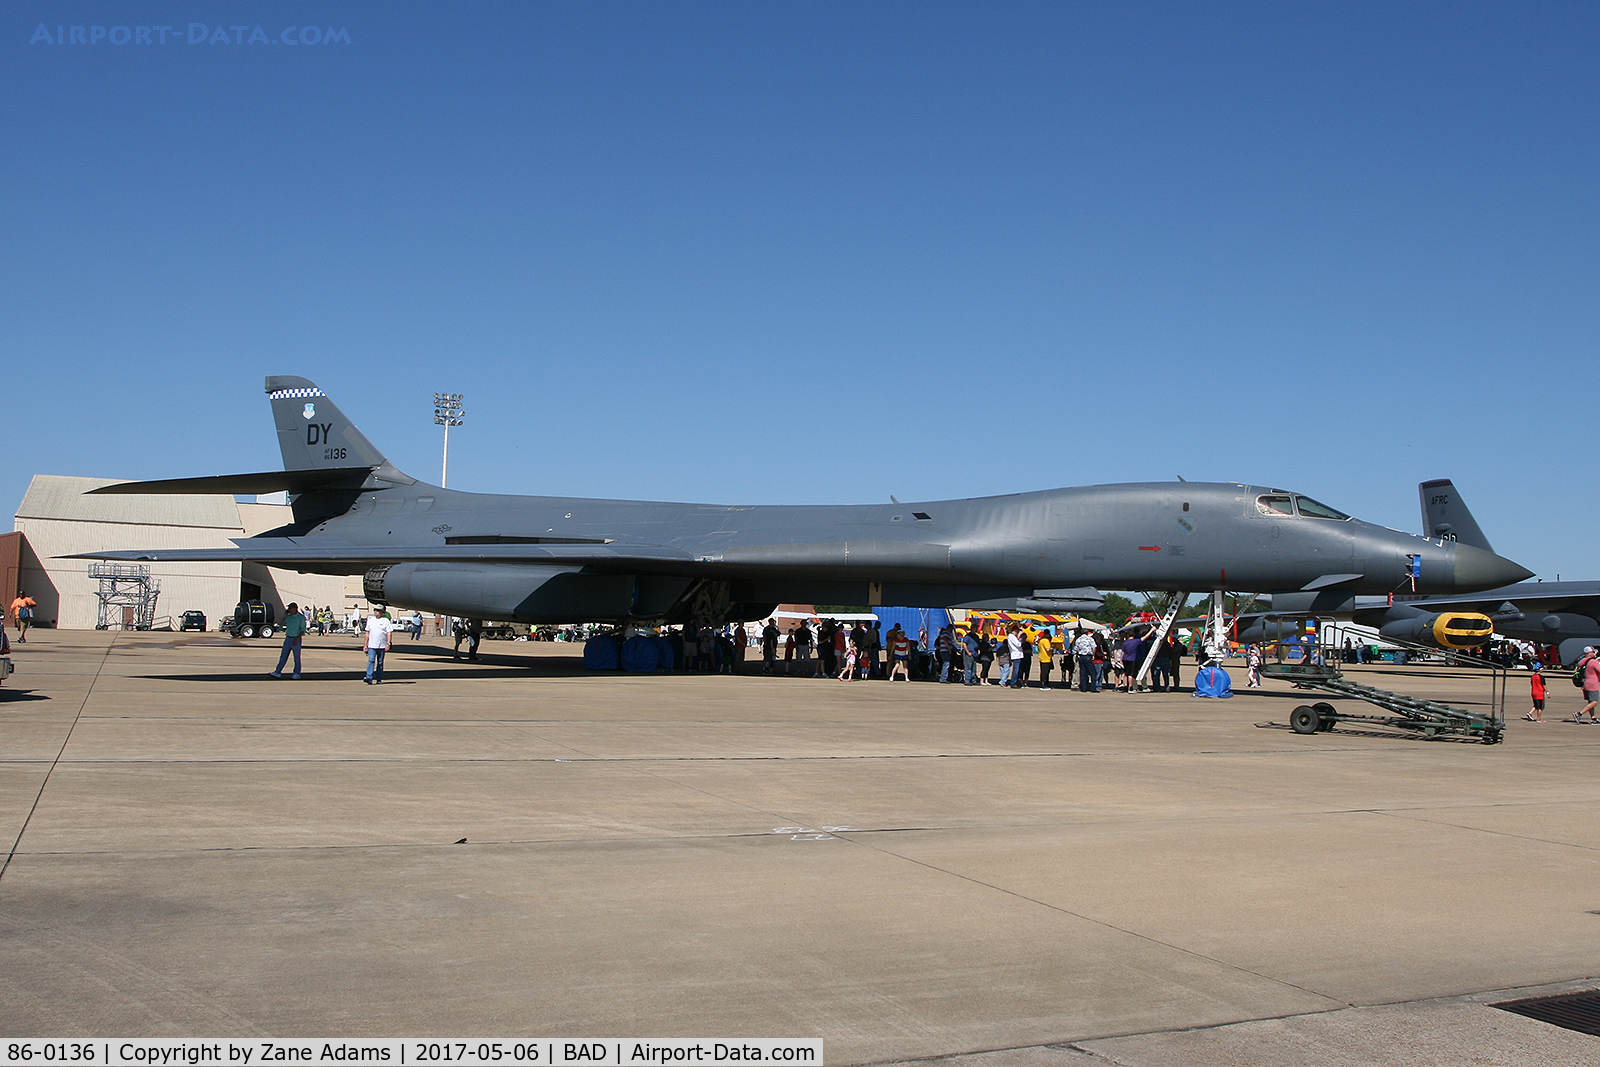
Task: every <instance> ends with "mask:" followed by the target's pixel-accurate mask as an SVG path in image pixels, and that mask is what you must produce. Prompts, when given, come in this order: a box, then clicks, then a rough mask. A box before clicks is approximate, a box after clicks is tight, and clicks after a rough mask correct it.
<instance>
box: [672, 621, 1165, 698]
mask: <svg viewBox="0 0 1600 1067" xmlns="http://www.w3.org/2000/svg"><path fill="white" fill-rule="evenodd" d="M666 638H667V642H668V644H669V645H670V646H671V648H672V652H673V657H674V660H675V662H676V663H677V664H678V667H679V669H681V670H686V671H699V672H714V673H722V674H740V673H744V672H745V671H747V670H756V671H759V672H760V673H762V674H781V675H789V676H796V677H803V678H831V679H836V680H838V681H866V680H869V679H881V680H885V681H906V682H909V681H912V680H923V681H937V682H940V683H945V684H952V683H961V684H964V685H997V686H1003V687H1006V688H1010V689H1025V688H1037V689H1041V690H1046V691H1048V690H1050V689H1051V688H1052V681H1054V682H1055V685H1054V688H1059V689H1070V688H1073V686H1074V684H1076V687H1077V688H1078V689H1079V690H1080V691H1082V692H1086V693H1099V692H1117V693H1130V692H1157V693H1163V692H1170V691H1176V690H1177V689H1178V688H1179V686H1180V685H1181V684H1182V662H1183V658H1184V657H1185V656H1186V655H1190V654H1192V653H1191V650H1190V648H1189V646H1188V644H1187V643H1186V642H1185V641H1184V640H1183V639H1182V638H1181V637H1180V636H1179V635H1178V634H1177V633H1176V632H1172V633H1169V634H1167V635H1166V636H1165V637H1164V638H1162V639H1161V640H1160V641H1157V640H1156V627H1155V626H1138V627H1135V628H1133V629H1131V630H1126V631H1123V632H1116V633H1113V632H1110V631H1105V630H1092V629H1088V628H1068V627H1065V626H1039V625H1034V624H1030V623H1025V622H1020V621H1011V622H1006V623H1003V624H998V623H997V624H996V625H995V627H993V628H990V627H988V626H986V625H985V626H972V627H957V626H953V625H952V626H945V627H943V628H942V629H940V630H939V632H938V633H937V634H936V635H934V637H933V638H932V639H931V640H930V639H929V636H928V634H927V632H926V631H923V632H920V633H918V634H917V635H916V636H915V637H913V636H912V635H911V634H909V633H908V632H906V630H905V629H904V628H903V627H902V626H901V625H900V624H899V623H896V624H894V625H893V626H891V627H890V628H889V630H887V631H884V630H883V628H882V624H881V623H880V622H877V621H875V620H874V621H867V620H835V619H831V618H823V619H820V620H817V621H815V622H812V621H806V622H802V623H801V624H800V625H798V626H795V627H794V628H793V629H792V630H790V631H789V632H788V633H784V632H782V631H781V630H780V629H779V627H778V624H777V620H776V619H768V620H767V621H766V623H765V625H763V626H761V627H760V628H759V631H758V632H757V633H755V634H752V633H751V632H750V630H749V629H747V628H746V627H745V626H744V625H742V624H730V625H726V626H722V627H715V626H712V625H710V624H704V625H700V626H693V625H690V626H682V627H673V628H670V629H669V630H668V632H667V634H666ZM1146 659H1149V661H1150V668H1149V670H1148V671H1146V672H1145V677H1144V678H1142V679H1141V678H1140V677H1139V673H1140V672H1139V668H1140V666H1141V665H1142V664H1144V662H1145V661H1146ZM758 664H759V665H758Z"/></svg>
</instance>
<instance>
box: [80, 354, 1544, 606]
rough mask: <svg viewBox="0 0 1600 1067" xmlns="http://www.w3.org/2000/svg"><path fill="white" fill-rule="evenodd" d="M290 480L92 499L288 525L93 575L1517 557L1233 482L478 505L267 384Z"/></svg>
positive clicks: (1482, 576)
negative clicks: (193, 503) (918, 496)
mask: <svg viewBox="0 0 1600 1067" xmlns="http://www.w3.org/2000/svg"><path fill="white" fill-rule="evenodd" d="M266 392H267V396H268V398H269V400H270V401H271V404H272V413H273V418H274V420H275V422H276V424H277V430H278V444H279V446H280V448H281V449H282V452H283V467H284V469H283V470H281V471H269V472H263V473H256V474H239V475H222V476H217V477H202V478H179V479H170V480H165V481H154V482H124V483H119V484H116V485H109V486H105V487H103V488H100V489H96V490H93V492H97V493H269V492H276V491H279V490H287V491H288V493H289V497H290V503H291V505H292V507H293V516H294V521H293V522H292V523H291V524H289V525H287V526H283V527H280V528H278V529H275V530H271V531H268V532H267V533H264V534H261V535H259V536H256V537H248V538H241V539H237V540H236V541H235V544H236V546H237V547H235V548H228V549H174V550H166V549H151V550H148V551H130V552H103V553H90V554H85V555H86V556H87V557H89V558H96V559H115V560H151V561H162V562H179V561H189V560H196V561H199V560H206V561H217V560H228V561H231V560H238V561H246V560H248V561H254V562H257V563H263V564H269V565H271V566H275V567H287V568H291V569H295V570H300V571H309V572H318V573H323V574H364V575H365V585H366V592H367V597H368V599H370V600H372V601H373V602H375V603H383V604H392V605H396V606H402V607H406V608H415V609H418V610H421V611H427V612H437V613H439V614H443V615H457V616H461V617H464V618H471V619H484V620H499V621H514V622H527V623H547V622H581V621H588V622H605V621H611V622H627V621H639V622H661V621H666V622H686V621H690V620H694V621H710V622H722V621H733V620H747V619H755V618H761V617H764V616H765V615H766V614H768V613H769V612H770V611H771V610H772V609H773V607H774V606H775V605H777V604H779V603H801V604H811V603H830V604H871V605H877V604H899V605H910V606H924V607H1021V608H1023V609H1028V610H1041V611H1052V610H1054V611H1063V612H1072V611H1088V610H1094V609H1095V608H1097V607H1099V606H1100V604H1101V603H1102V602H1103V597H1102V595H1101V593H1100V592H1099V590H1101V589H1137V590H1146V591H1148V590H1167V591H1172V592H1183V591H1207V590H1208V591H1212V592H1213V594H1214V595H1213V602H1214V603H1217V604H1220V599H1221V598H1220V591H1221V590H1227V591H1230V592H1247V593H1249V592H1260V593H1274V592H1286V591H1301V590H1303V591H1315V590H1333V589H1337V590H1340V591H1343V592H1348V593H1352V594H1354V593H1372V594H1383V593H1390V592H1395V591H1400V590H1404V591H1405V592H1408V593H1409V592H1412V591H1415V592H1417V593H1441V594H1444V593H1465V592H1470V591H1474V590H1479V589H1488V588H1491V587H1494V586H1500V585H1506V584H1508V583H1511V582H1515V581H1519V580H1521V579H1522V578H1525V577H1528V576H1529V573H1530V572H1528V571H1526V570H1524V569H1523V568H1522V567H1519V566H1518V565H1517V564H1515V563H1513V562H1511V561H1510V560H1508V559H1504V558H1502V557H1500V556H1498V555H1495V554H1494V553H1492V552H1489V551H1485V550H1483V549H1480V548H1474V547H1472V546H1470V545H1465V544H1461V543H1458V542H1454V541H1448V540H1429V539H1426V538H1423V537H1418V536H1416V535H1414V534H1408V533H1402V532H1400V531H1398V530H1391V529H1387V528H1385V527H1382V526H1376V525H1373V524H1372V523H1367V522H1362V521H1361V520H1360V519H1355V518H1351V517H1350V516H1348V515H1345V514H1344V513H1343V512H1340V511H1336V510H1334V509H1333V508H1331V507H1328V506H1327V505H1325V504H1321V503H1318V502H1317V501H1315V500H1312V499H1311V498H1310V497H1307V496H1302V495H1300V494H1297V493H1292V492H1286V491H1284V490H1279V489H1264V488H1257V487H1254V486H1248V485H1240V484H1236V483H1231V482H1230V483H1201V482H1172V483H1165V482H1160V483H1158V482H1148V483H1138V484H1128V485H1100V486H1087V487H1082V488H1073V489H1050V490H1045V491H1042V492H1032V493H1018V494H1014V495H1011V496H996V497H979V498H975V499H968V500H930V501H925V502H922V503H910V504H899V503H891V504H845V505H792V506H790V505H764V506H726V505H716V504H674V503H655V502H647V501H634V500H597V499H587V498H578V497H547V496H510V495H501V494H489V493H465V492H458V491H456V490H453V489H444V488H440V487H439V486H434V485H429V484H427V483H425V482H421V481H418V480H417V479H415V478H412V477H409V476H407V475H405V474H403V473H401V472H400V471H399V470H397V469H396V468H395V467H394V465H393V464H391V463H390V462H389V461H388V460H387V459H386V458H385V457H384V455H383V454H382V453H381V452H379V451H378V450H377V448H375V447H374V446H373V445H372V443H371V442H370V441H368V440H367V438H366V436H365V435H363V434H362V433H361V431H360V430H358V429H357V428H356V427H355V425H354V424H352V423H351V422H350V420H349V419H347V418H346V417H345V415H344V413H343V412H341V411H340V410H339V409H338V408H337V407H336V406H335V405H334V403H333V402H332V401H331V400H330V399H329V398H328V397H327V395H326V394H325V393H323V392H322V390H320V389H318V388H317V387H316V385H315V384H313V383H312V382H310V381H307V380H306V379H304V378H293V377H271V378H268V379H267V380H266Z"/></svg>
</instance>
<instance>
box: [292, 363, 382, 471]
mask: <svg viewBox="0 0 1600 1067" xmlns="http://www.w3.org/2000/svg"><path fill="white" fill-rule="evenodd" d="M267 399H269V400H270V401H272V421H273V422H274V423H275V424H276V425H277V428H278V447H279V449H281V450H282V452H283V469H284V470H287V471H304V470H325V469H328V468H333V467H382V466H385V465H386V464H387V463H388V460H387V459H385V458H384V455H383V453H382V452H379V451H378V450H377V448H375V447H374V446H373V444H372V442H371V441H368V440H367V438H366V435H365V434H363V433H362V432H361V431H360V430H358V429H356V426H355V423H353V422H351V421H350V420H349V419H348V418H346V417H345V414H344V412H342V411H340V410H339V408H338V405H336V404H335V403H334V402H333V401H332V400H329V399H328V396H327V394H326V393H324V392H323V391H322V390H321V389H318V388H317V386H316V383H315V382H311V381H307V380H306V379H305V378H295V377H290V376H287V375H285V376H275V377H270V378H268V379H267Z"/></svg>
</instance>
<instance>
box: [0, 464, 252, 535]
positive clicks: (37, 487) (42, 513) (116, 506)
mask: <svg viewBox="0 0 1600 1067" xmlns="http://www.w3.org/2000/svg"><path fill="white" fill-rule="evenodd" d="M119 481H123V479H121V478H75V477H71V476H68V475H61V474H35V475H34V476H33V480H32V481H30V482H29V483H28V491H27V492H26V493H24V494H23V495H22V503H21V504H19V505H18V506H17V513H16V517H17V518H18V519H60V520H65V521H69V522H119V523H130V524H135V525H139V526H196V527H202V528H205V529H213V530H234V531H237V530H240V529H241V526H240V524H239V507H238V505H237V504H235V503H234V500H233V497H231V496H217V495H181V496H180V495H172V496H166V495H154V494H152V495H149V496H135V495H129V496H121V495H107V496H87V495H85V494H86V493H87V492H88V491H89V490H90V489H98V488H100V486H102V485H112V484H115V483H116V482H119Z"/></svg>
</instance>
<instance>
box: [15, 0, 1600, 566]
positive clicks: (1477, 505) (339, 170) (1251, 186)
mask: <svg viewBox="0 0 1600 1067" xmlns="http://www.w3.org/2000/svg"><path fill="white" fill-rule="evenodd" d="M41 24H42V25H44V26H45V27H46V33H47V35H48V36H49V37H50V38H51V40H50V41H46V40H43V39H41V38H40V35H39V32H38V27H39V26H40V25H41ZM74 25H77V26H83V27H85V37H86V38H88V36H89V34H90V31H91V28H92V27H95V26H101V27H105V28H106V29H107V34H106V37H105V38H104V39H99V40H96V41H95V42H94V43H85V44H81V45H74V44H72V43H71V41H70V28H71V27H72V26H74ZM159 25H171V26H173V27H174V29H173V30H172V31H170V32H169V34H168V43H166V44H165V45H161V44H157V43H154V40H155V37H156V36H158V34H156V33H154V32H153V33H152V42H153V43H151V44H149V45H141V44H139V43H138V42H137V40H136V39H130V40H129V41H128V43H126V44H116V43H113V42H114V41H115V39H116V38H117V37H119V36H121V35H119V34H117V33H116V32H115V27H118V26H127V27H129V28H130V29H129V33H130V34H132V33H134V32H136V28H137V27H139V26H159ZM195 25H199V26H200V30H199V34H200V36H201V37H203V38H204V41H205V43H200V42H199V41H198V40H197V41H196V43H192V44H191V43H190V39H191V38H192V37H195V35H196V31H195V29H194V27H195ZM58 26H60V27H65V28H66V32H64V33H63V34H62V36H63V37H64V38H66V39H65V40H63V41H61V43H55V40H54V38H55V35H56V27H58ZM235 26H243V27H248V29H246V30H242V31H235V30H233V29H232V28H231V27H235ZM257 26H259V27H261V29H262V34H261V38H264V39H265V40H271V41H274V42H276V43H272V44H267V43H265V40H262V39H258V40H257V42H256V43H254V44H251V43H248V38H249V37H251V36H252V35H253V34H254V29H255V27H257ZM305 26H314V27H316V33H315V34H308V32H307V31H305V30H304V29H303V27H305ZM217 27H223V28H224V32H223V33H222V34H221V36H222V37H226V38H228V40H229V43H226V44H225V43H222V42H221V41H220V40H218V41H216V43H212V39H213V38H215V37H217V36H218V35H217V34H216V32H215V30H216V28H217ZM329 27H332V28H335V29H339V30H344V31H345V35H347V36H348V43H345V41H344V40H343V39H341V37H340V35H336V39H335V41H334V43H332V44H320V43H319V44H309V43H299V42H300V40H302V39H310V38H312V37H320V36H322V34H323V33H324V32H325V31H326V29H327V28H329ZM286 31H287V32H288V37H289V39H291V40H294V41H296V43H294V44H293V45H290V44H285V43H283V38H284V36H285V34H286ZM241 39H242V40H243V43H241ZM0 57H3V65H0V90H3V91H0V116H3V137H4V140H3V143H0V220H3V221H0V227H3V229H0V234H3V237H0V240H3V247H4V248H5V250H6V253H7V254H6V255H4V256H3V257H0V321H3V322H4V329H3V330H0V365H3V366H4V368H5V373H4V397H5V402H6V405H7V407H8V408H9V412H10V418H9V420H8V421H9V424H10V428H11V431H12V432H11V433H10V434H9V435H8V437H9V442H10V448H8V449H7V460H8V462H7V463H6V464H5V469H4V471H3V473H0V500H6V501H10V503H11V506H12V507H14V506H15V504H16V502H17V501H20V499H21V496H22V493H23V491H24V489H25V488H26V485H27V481H28V479H29V477H31V476H32V475H33V474H35V473H54V474H79V475H96V476H106V477H126V478H160V477H179V476H185V475H198V474H219V473H226V472H231V471H253V470H265V469H271V468H274V467H276V466H277V465H278V456H277V452H276V447H275V442H274V438H273V434H272V430H271V421H270V416H269V412H268V409H267V404H266V401H265V399H264V397H263V396H262V394H261V382H262V378H263V377H264V376H265V375H267V374H297V375H302V376H304V377H308V378H311V379H313V380H315V381H316V382H317V383H318V384H320V385H321V386H322V387H323V388H324V389H325V390H326V391H327V392H328V393H329V394H330V395H332V396H333V397H334V398H335V400H336V401H337V402H338V403H339V404H340V406H341V407H342V408H344V409H345V411H346V412H347V413H348V414H349V415H351V417H352V418H354V419H355V420H356V421H357V422H358V423H359V424H360V425H361V426H362V428H363V429H364V430H365V431H366V432H367V434H368V436H369V437H371V438H373V440H374V441H375V442H376V443H377V444H378V445H379V446H380V447H381V448H383V449H384V450H385V451H386V452H387V453H388V454H389V455H390V457H391V458H392V459H393V460H394V461H395V462H396V464H397V465H399V466H400V467H401V468H402V469H404V470H407V471H409V472H410V473H412V474H414V475H417V476H420V477H423V478H426V479H429V480H437V477H438V473H439V452H440V436H439V431H438V429H437V427H435V426H434V425H433V423H432V408H431V398H432V393H433V392H434V391H436V390H448V391H455V392H462V393H464V394H466V407H467V422H466V425H465V426H463V427H461V428H460V429H459V430H457V431H455V432H454V433H453V434H452V436H451V464H450V483H451V485H452V487H454V488H461V489H475V490H483V491H507V492H530V493H556V494H574V495H593V496H614V497H645V498H659V499H678V500H709V501H730V502H747V503H769V502H801V503H804V502H819V503H820V502H859V501H876V500H887V499H888V496H889V494H891V493H893V494H895V495H896V496H898V497H899V498H900V499H901V500H912V499H937V498H944V497H959V496H975V495H985V494H990V493H1007V492H1016V491H1021V490H1028V489H1041V488H1049V487H1055V486H1061V485H1074V484H1088V483H1096V482H1115V481H1144V480H1167V479H1172V478H1174V477H1176V476H1177V475H1180V474H1181V475H1183V476H1184V477H1186V478H1188V479H1190V480H1192V481H1200V480H1218V481H1221V480H1240V481H1247V482H1254V483H1257V484H1271V485H1280V486H1285V487H1289V488H1293V489H1297V490H1299V491H1302V492H1306V493H1309V494H1311V495H1312V496H1315V497H1318V498H1320V499H1322V500H1325V501H1327V502H1328V503H1330V504H1333V505H1335V506H1337V507H1340V508H1342V509H1344V510H1346V511H1350V512H1352V513H1354V514H1356V515H1359V516H1361V517H1362V518H1366V519H1370V520H1372V521H1376V522H1382V523H1385V524H1388V525H1391V526H1396V527H1399V528H1402V529H1408V530H1414V529H1417V528H1418V526H1419V523H1420V519H1419V516H1418V509H1417V495H1416V483H1417V482H1418V481H1421V480H1423V479H1427V478H1435V477H1443V476H1448V477H1453V478H1454V479H1455V480H1456V483H1457V485H1458V486H1459V487H1460V489H1461V490H1462V493H1463V495H1464V496H1465V497H1466V498H1467V500H1468V501H1469V503H1470V504H1471V505H1472V507H1473V509H1474V511H1475V512H1476V513H1477V515H1478V518H1479V520H1480V522H1481V524H1482V526H1483V527H1484V529H1485V531H1486V532H1487V533H1488V534H1489V536H1490V537H1491V538H1492V539H1493V540H1494V542H1495V546H1496V548H1497V549H1499V550H1500V551H1502V552H1504V553H1505V554H1506V555H1509V556H1511V557H1512V558H1515V559H1517V560H1518V561H1520V562H1522V563H1524V564H1525V565H1527V566H1529V567H1530V568H1533V569H1535V570H1537V571H1538V572H1539V573H1540V575H1541V576H1543V577H1546V578H1554V577H1555V576H1556V575H1557V574H1558V573H1559V574H1560V575H1561V576H1562V577H1563V578H1569V579H1570V578H1589V577H1596V576H1600V563H1596V561H1594V560H1593V559H1592V552H1591V548H1592V545H1593V537H1592V535H1591V534H1590V533H1589V530H1590V527H1591V523H1592V522H1593V517H1592V514H1591V512H1590V510H1589V508H1588V506H1587V505H1586V504H1585V501H1588V500H1589V499H1590V497H1591V496H1592V494H1593V492H1594V481H1595V480H1594V478H1593V477H1592V476H1591V475H1588V474H1586V473H1584V471H1585V470H1586V469H1587V464H1586V463H1585V458H1586V449H1587V447H1588V446H1589V444H1590V442H1591V440H1592V438H1593V436H1594V430H1593V428H1594V427H1595V425H1596V422H1597V418H1600V397H1597V389H1596V384H1597V375H1596V372H1595V360H1594V357H1595V342H1596V338H1597V336H1600V218H1597V215H1600V202H1597V198H1596V195H1595V191H1596V189H1600V173H1597V171H1600V168H1597V165H1596V164H1597V155H1600V138H1597V136H1596V134H1597V129H1600V122H1597V118H1600V91H1597V90H1600V62H1597V60H1600V6H1596V5H1593V4H1554V3H1552V4H1531V5H1479V4H1465V3H1449V4H1427V3H1412V4H1378V3H1371V4H1360V3H1331V4H1315V3H1296V4H1220V3H1219V4H1196V3H1187V4H1141V3H1105V4H1092V3H1066V2H1057V3H1048V4H982V5H979V4H938V3H850V4H828V3H803V4H802V3H793V4H781V3H730V4H715V3H679V4H671V3H639V4H632V3H622V4H608V3H598V2H585V3H574V4H564V3H546V4H521V3H517V4H511V3H504V4H499V3H479V4H468V5H459V6H445V5H428V4H407V3H383V4H362V3H345V4H338V3H324V4H296V3H273V4H264V3H226V2H224V3H218V2H213V0H189V2H187V3H136V2H127V3H99V4H94V3H55V4H47V3H36V4H30V3H25V2H24V3H16V4H12V5H8V7H7V10H6V13H5V15H4V16H3V17H0Z"/></svg>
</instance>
